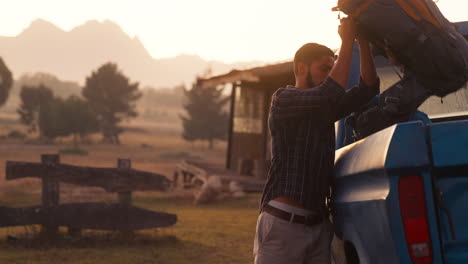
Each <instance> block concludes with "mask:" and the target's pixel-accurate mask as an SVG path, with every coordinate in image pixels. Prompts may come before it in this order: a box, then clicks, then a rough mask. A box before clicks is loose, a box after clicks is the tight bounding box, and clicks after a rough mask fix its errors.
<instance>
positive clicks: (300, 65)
mask: <svg viewBox="0 0 468 264" xmlns="http://www.w3.org/2000/svg"><path fill="white" fill-rule="evenodd" d="M307 68H308V67H307V65H306V64H305V63H303V62H299V63H298V64H297V73H298V74H304V73H305V72H307V71H308V69H307Z"/></svg>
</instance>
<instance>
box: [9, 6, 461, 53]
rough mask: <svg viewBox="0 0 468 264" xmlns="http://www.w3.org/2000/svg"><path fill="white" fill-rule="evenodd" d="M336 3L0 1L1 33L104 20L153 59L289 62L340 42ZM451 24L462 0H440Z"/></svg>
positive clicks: (67, 27)
mask: <svg viewBox="0 0 468 264" xmlns="http://www.w3.org/2000/svg"><path fill="white" fill-rule="evenodd" d="M336 2H337V0H289V1H285V0H282V1H280V0H230V1H227V0H164V1H162V0H131V1H120V0H111V1H109V0H79V1H78V0H74V1H71V0H14V1H8V3H4V4H3V5H2V7H1V11H2V12H1V15H0V25H1V26H0V35H3V36H15V35H17V34H19V33H20V32H21V31H22V30H23V29H24V28H25V27H27V26H28V25H29V24H30V23H31V21H33V20H35V19H37V18H42V19H45V20H48V21H50V22H52V23H54V24H56V25H57V26H59V27H61V28H62V29H64V30H70V29H72V28H73V27H75V26H77V25H80V24H82V23H84V22H85V21H87V20H91V19H97V20H100V21H102V20H104V19H109V20H112V21H114V22H116V23H117V24H119V25H120V26H121V27H122V28H123V30H124V31H125V32H127V33H128V34H129V35H130V36H132V37H133V36H138V37H139V38H140V40H141V41H142V42H143V44H144V45H145V47H146V48H147V49H148V51H149V52H150V53H151V55H152V56H153V57H155V58H161V57H171V56H176V55H178V54H181V53H186V54H198V55H200V56H202V57H203V58H205V59H216V60H222V61H225V62H234V61H247V60H263V61H278V60H285V59H290V58H291V57H292V56H293V53H294V52H295V50H297V48H298V47H300V46H301V45H302V44H303V43H306V42H319V43H323V44H326V45H329V46H330V47H332V48H336V47H338V46H339V37H338V34H337V33H336V27H337V25H338V19H337V13H333V12H331V11H330V9H331V7H333V6H335V5H336ZM438 5H439V7H440V8H441V10H442V12H443V13H444V14H445V15H446V16H447V18H448V19H449V20H452V21H462V20H468V12H467V10H468V1H467V0H439V3H438Z"/></svg>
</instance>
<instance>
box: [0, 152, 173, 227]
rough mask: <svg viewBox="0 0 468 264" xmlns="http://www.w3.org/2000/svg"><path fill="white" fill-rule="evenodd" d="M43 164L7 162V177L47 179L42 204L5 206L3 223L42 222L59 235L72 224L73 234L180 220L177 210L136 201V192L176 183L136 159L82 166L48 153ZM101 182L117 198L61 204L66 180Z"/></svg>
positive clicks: (0, 211)
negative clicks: (143, 168)
mask: <svg viewBox="0 0 468 264" xmlns="http://www.w3.org/2000/svg"><path fill="white" fill-rule="evenodd" d="M41 160H42V162H41V163H33V162H17V161H7V162H6V179H7V180H16V179H21V178H26V177H35V178H40V179H42V192H41V195H42V196H41V197H42V205H40V206H32V207H24V208H9V207H0V227H8V226H21V225H33V224H40V225H42V227H43V228H42V232H43V233H45V234H47V235H50V236H52V235H56V234H57V233H58V227H59V226H64V227H67V228H68V232H69V234H70V235H72V236H77V235H79V234H80V233H81V230H82V229H100V230H120V231H124V232H131V231H133V230H138V229H146V228H154V227H167V226H171V225H174V224H175V223H176V222H177V216H176V215H174V214H168V213H161V212H154V211H150V210H146V209H143V208H138V207H135V206H133V205H132V192H134V191H165V190H167V189H168V188H170V187H171V185H172V183H171V181H169V180H168V179H167V178H166V177H165V176H163V175H160V174H155V173H151V172H145V171H139V170H134V169H132V168H131V160H129V159H118V161H117V168H93V167H81V166H73V165H67V164H61V163H60V156H59V155H42V156H41ZM61 182H64V183H70V184H75V185H80V186H88V187H89V186H92V187H101V188H103V189H104V190H106V191H108V192H113V193H117V196H118V202H117V203H67V204H60V183H61Z"/></svg>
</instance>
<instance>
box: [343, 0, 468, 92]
mask: <svg viewBox="0 0 468 264" xmlns="http://www.w3.org/2000/svg"><path fill="white" fill-rule="evenodd" d="M338 8H339V10H340V11H342V12H344V13H346V14H347V15H349V16H351V17H353V18H355V19H356V20H357V21H358V23H359V28H360V34H363V35H364V36H365V37H366V38H367V39H368V40H370V41H371V43H372V44H373V46H374V47H377V48H378V49H379V50H381V51H385V53H386V54H387V55H388V56H391V57H392V58H393V59H396V60H397V61H398V63H399V64H401V65H402V66H404V67H405V70H407V71H409V72H411V74H412V75H413V76H414V78H415V79H416V81H417V82H418V83H419V84H420V85H421V86H422V87H424V89H426V91H427V92H428V93H429V94H430V95H437V96H440V97H443V96H445V95H447V94H449V93H452V92H455V91H457V90H459V89H460V88H462V87H464V86H465V85H466V83H467V81H468V43H467V41H466V39H465V38H464V37H463V36H462V35H461V34H460V33H458V31H457V30H456V28H455V26H454V25H453V24H452V23H450V22H449V21H448V20H447V19H446V18H445V17H444V16H443V15H442V13H441V12H440V11H439V9H438V7H437V5H436V4H435V3H434V2H433V1H432V0H339V1H338Z"/></svg>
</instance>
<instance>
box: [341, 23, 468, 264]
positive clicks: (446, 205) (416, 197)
mask: <svg viewBox="0 0 468 264" xmlns="http://www.w3.org/2000/svg"><path fill="white" fill-rule="evenodd" d="M458 26H459V30H460V31H461V33H462V34H464V36H465V37H468V22H462V23H458ZM354 68H358V67H354ZM378 70H379V71H380V73H381V74H380V78H381V81H382V84H383V85H382V86H383V87H381V88H382V89H385V88H386V86H388V84H389V83H392V80H390V79H391V78H395V77H391V74H390V73H389V72H388V69H383V68H381V69H378ZM386 70H387V72H385V71H386ZM352 74H353V73H352ZM356 74H357V73H356V72H355V73H354V75H355V76H359V75H358V74H357V75H356ZM389 76H390V77H389ZM396 78H397V77H396ZM419 110H421V111H422V112H425V113H427V114H428V115H429V118H422V119H420V120H418V118H415V119H413V120H412V121H409V122H404V123H399V124H396V125H393V126H391V127H388V128H386V129H384V130H382V131H379V132H377V133H374V134H373V135H370V136H368V137H366V138H364V139H361V140H359V141H357V142H349V141H350V140H349V139H348V140H345V139H344V137H346V134H347V133H348V134H349V131H347V130H349V129H350V128H349V127H347V125H346V124H345V122H343V121H340V122H338V123H337V125H336V130H337V131H336V132H337V148H338V149H337V150H336V159H335V169H336V196H335V200H334V206H333V207H334V213H333V220H334V224H335V229H336V236H335V239H334V241H333V245H332V253H333V254H332V259H333V261H334V262H335V263H348V264H349V263H353V264H354V263H371V264H376V263H404V264H406V263H414V264H429V263H447V264H458V263H459V264H467V263H468V90H467V89H462V90H460V91H458V92H456V93H453V94H451V95H449V96H447V97H446V98H444V99H443V100H441V99H440V98H430V99H429V100H427V101H426V102H425V103H424V104H423V105H422V106H421V107H420V108H419ZM345 141H348V142H345Z"/></svg>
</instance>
